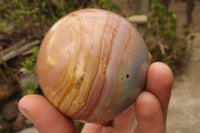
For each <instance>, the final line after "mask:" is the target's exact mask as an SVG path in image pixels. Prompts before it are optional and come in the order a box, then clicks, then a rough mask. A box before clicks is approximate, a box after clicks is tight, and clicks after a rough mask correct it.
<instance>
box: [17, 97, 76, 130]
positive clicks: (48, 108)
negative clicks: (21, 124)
mask: <svg viewBox="0 0 200 133" xmlns="http://www.w3.org/2000/svg"><path fill="white" fill-rule="evenodd" d="M18 106H19V110H20V111H21V112H22V113H23V114H24V115H25V116H26V117H27V118H28V119H30V120H31V121H32V122H33V123H34V125H35V127H36V128H37V129H38V131H39V132H40V133H75V132H76V131H75V127H74V124H73V122H72V120H70V119H68V118H67V117H65V116H63V115H62V114H61V113H60V112H59V111H57V110H56V109H55V108H54V107H53V106H52V105H51V104H50V103H49V102H48V101H47V100H46V99H45V98H44V97H43V96H39V95H28V96H25V97H23V98H22V99H21V100H20V101H19V105H18Z"/></svg>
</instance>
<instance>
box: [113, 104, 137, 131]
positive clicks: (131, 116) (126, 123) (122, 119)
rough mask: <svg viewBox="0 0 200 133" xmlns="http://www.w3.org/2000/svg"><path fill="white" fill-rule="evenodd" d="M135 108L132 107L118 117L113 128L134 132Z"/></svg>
mask: <svg viewBox="0 0 200 133" xmlns="http://www.w3.org/2000/svg"><path fill="white" fill-rule="evenodd" d="M135 122H136V121H135V106H131V107H130V108H129V109H128V110H127V111H126V112H124V113H122V114H121V115H119V116H117V117H116V118H115V119H114V120H113V123H112V126H113V127H114V128H117V129H128V130H129V131H130V130H133V128H134V124H135Z"/></svg>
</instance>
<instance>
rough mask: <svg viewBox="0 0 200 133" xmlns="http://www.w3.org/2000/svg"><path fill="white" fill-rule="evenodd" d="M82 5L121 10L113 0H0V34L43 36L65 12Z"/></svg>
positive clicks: (19, 36)
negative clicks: (94, 0)
mask: <svg viewBox="0 0 200 133" xmlns="http://www.w3.org/2000/svg"><path fill="white" fill-rule="evenodd" d="M82 8H101V9H106V10H111V11H120V8H119V6H118V5H117V4H115V3H114V2H113V1H112V0H98V1H97V2H96V3H92V0H87V1H79V0H77V1H74V0H67V1H66V0H52V1H51V0H12V1H7V2H5V1H0V35H1V34H2V35H4V36H5V35H7V36H10V37H12V39H13V40H14V41H18V40H20V38H28V39H32V38H39V39H42V37H43V36H44V34H45V33H46V31H47V29H48V28H49V27H50V26H51V25H52V24H54V23H55V22H56V21H57V20H58V19H59V18H61V17H63V16H64V15H66V14H68V13H70V12H72V11H75V10H78V9H82Z"/></svg>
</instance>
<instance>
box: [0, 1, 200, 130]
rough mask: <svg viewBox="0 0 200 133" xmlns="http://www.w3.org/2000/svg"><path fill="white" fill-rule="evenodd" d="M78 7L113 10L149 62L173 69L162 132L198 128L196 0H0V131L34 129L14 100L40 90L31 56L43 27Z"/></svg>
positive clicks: (199, 28)
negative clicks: (137, 36)
mask: <svg viewBox="0 0 200 133" xmlns="http://www.w3.org/2000/svg"><path fill="white" fill-rule="evenodd" d="M83 8H101V9H105V10H110V11H113V12H116V13H118V14H120V15H121V16H123V17H125V18H127V19H128V20H129V21H130V22H131V23H132V24H133V25H134V26H135V27H136V28H137V29H138V30H139V32H140V33H141V35H142V36H143V38H144V40H145V42H146V45H147V47H148V49H149V51H150V52H151V54H152V57H153V62H155V61H162V62H164V63H167V64H168V65H169V66H170V67H171V69H172V71H173V73H174V75H175V82H174V86H173V91H172V97H171V101H170V105H169V113H168V121H167V133H188V132H191V133H199V132H200V128H199V125H200V113H198V111H199V110H200V102H199V101H200V85H199V81H200V80H199V78H200V0H0V133H15V132H18V133H37V131H36V130H35V129H34V127H33V123H32V122H31V121H30V120H28V119H26V118H25V117H24V116H23V115H22V114H21V113H20V112H19V110H18V108H17V105H18V101H19V99H20V98H21V97H22V96H24V95H28V94H42V92H41V90H40V86H39V83H38V80H37V76H36V58H37V54H38V50H39V47H40V44H41V41H42V39H43V37H44V36H45V34H46V33H47V31H48V29H49V28H50V27H51V26H52V25H53V24H54V23H55V22H56V21H57V20H58V19H59V18H61V17H63V16H65V15H66V14H68V13H70V12H72V11H75V10H79V9H83ZM75 124H76V127H77V131H78V132H79V131H80V130H81V128H82V126H83V123H80V122H76V121H75Z"/></svg>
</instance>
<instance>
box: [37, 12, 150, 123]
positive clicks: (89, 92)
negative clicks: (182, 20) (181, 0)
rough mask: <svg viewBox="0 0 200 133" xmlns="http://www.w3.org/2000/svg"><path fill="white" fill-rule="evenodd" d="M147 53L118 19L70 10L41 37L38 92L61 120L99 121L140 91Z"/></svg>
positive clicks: (130, 28)
mask: <svg viewBox="0 0 200 133" xmlns="http://www.w3.org/2000/svg"><path fill="white" fill-rule="evenodd" d="M148 65H149V56H148V50H147V48H146V46H145V43H144V41H143V39H142V38H141V36H140V35H139V33H138V32H137V31H136V29H135V28H133V26H132V25H131V24H130V23H129V22H128V21H127V20H126V19H124V18H123V17H121V16H119V15H116V14H114V13H111V12H108V11H104V10H99V9H84V10H79V11H76V12H73V13H71V14H69V15H67V16H65V17H63V18H62V19H60V20H59V21H58V22H57V23H56V24H54V25H53V26H52V27H51V29H50V30H49V32H48V33H47V35H46V36H45V38H44V40H43V42H42V45H41V47H40V51H39V56H38V60H37V73H38V78H39V82H40V85H41V88H42V90H43V92H44V94H45V96H46V97H47V98H48V99H49V101H50V102H51V103H52V104H53V105H54V106H55V107H57V108H58V109H59V110H60V111H61V112H62V113H64V114H66V115H67V116H69V117H71V118H73V119H77V120H83V121H88V122H105V121H108V120H111V119H113V117H115V116H116V115H118V114H120V113H122V112H123V111H125V110H126V109H127V108H128V107H129V106H130V105H132V104H133V103H134V101H135V99H136V97H137V96H138V94H139V93H140V92H141V91H142V89H143V87H144V84H145V79H146V72H147V68H148Z"/></svg>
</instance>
